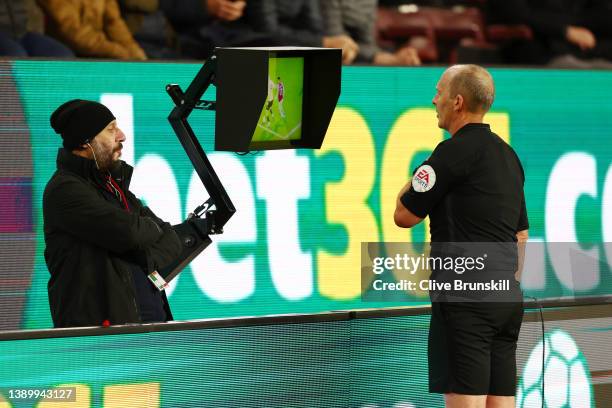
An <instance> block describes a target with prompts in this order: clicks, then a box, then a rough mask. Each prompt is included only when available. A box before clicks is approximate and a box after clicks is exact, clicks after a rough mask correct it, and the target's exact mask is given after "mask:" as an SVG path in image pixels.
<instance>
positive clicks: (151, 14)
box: [119, 0, 202, 59]
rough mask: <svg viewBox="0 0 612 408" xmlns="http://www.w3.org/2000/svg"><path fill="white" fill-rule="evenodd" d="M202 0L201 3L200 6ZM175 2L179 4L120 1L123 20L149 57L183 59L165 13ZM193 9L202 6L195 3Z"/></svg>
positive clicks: (158, 1)
mask: <svg viewBox="0 0 612 408" xmlns="http://www.w3.org/2000/svg"><path fill="white" fill-rule="evenodd" d="M178 1H181V0H178ZM201 1H202V0H198V3H201ZM183 2H184V0H183ZM173 3H176V1H175V0H172V1H167V0H161V1H160V0H119V6H120V8H121V14H122V16H123V19H124V20H125V23H126V24H127V26H128V28H129V29H130V32H131V33H132V35H133V36H134V39H135V40H136V42H137V43H138V44H139V45H140V46H141V47H142V49H143V50H144V51H145V53H146V54H147V57H148V58H161V59H177V58H180V55H179V52H178V50H177V43H176V33H175V32H174V30H173V29H172V26H171V24H170V22H169V21H168V19H167V18H166V15H165V12H164V10H166V9H168V8H169V7H173V6H174V4H173ZM194 7H201V6H200V4H194Z"/></svg>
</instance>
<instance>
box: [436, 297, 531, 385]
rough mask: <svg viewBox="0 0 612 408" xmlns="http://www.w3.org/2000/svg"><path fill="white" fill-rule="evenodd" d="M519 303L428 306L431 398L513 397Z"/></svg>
mask: <svg viewBox="0 0 612 408" xmlns="http://www.w3.org/2000/svg"><path fill="white" fill-rule="evenodd" d="M522 321H523V303H522V302H515V303H501V302H500V303H483V302H466V303H454V302H447V303H432V309H431V324H430V326H429V350H428V351H429V353H428V355H429V392H435V393H441V394H447V393H456V394H466V395H499V396H512V395H515V393H516V343H517V340H518V335H519V331H520V328H521V323H522Z"/></svg>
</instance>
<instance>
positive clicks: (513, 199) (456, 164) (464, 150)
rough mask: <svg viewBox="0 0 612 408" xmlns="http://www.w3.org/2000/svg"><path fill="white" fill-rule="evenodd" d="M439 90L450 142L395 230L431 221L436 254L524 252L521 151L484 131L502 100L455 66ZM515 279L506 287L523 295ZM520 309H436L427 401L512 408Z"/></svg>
mask: <svg viewBox="0 0 612 408" xmlns="http://www.w3.org/2000/svg"><path fill="white" fill-rule="evenodd" d="M436 90H437V92H436V95H435V96H434V98H433V101H432V102H433V104H434V106H435V107H436V112H437V117H438V126H439V127H440V128H442V129H445V130H447V131H448V132H449V133H450V134H451V136H452V137H451V138H450V139H447V140H445V141H443V142H441V143H440V144H439V145H438V146H437V147H436V149H435V150H434V152H433V153H432V155H431V156H430V157H429V159H427V160H426V161H425V162H424V163H423V164H422V165H421V166H419V167H418V168H417V169H416V170H415V172H414V175H413V178H412V180H411V181H410V182H408V183H407V184H406V186H404V188H402V190H401V191H400V192H399V194H398V197H397V204H396V209H395V214H394V220H395V223H396V224H397V225H398V226H399V227H403V228H411V227H413V226H414V225H416V224H418V223H419V222H421V221H422V220H423V218H425V217H426V216H428V215H429V217H430V232H431V242H432V245H434V244H435V243H452V242H455V243H457V242H459V243H475V242H479V243H491V242H492V243H500V242H501V243H503V242H508V243H511V244H510V245H513V244H512V243H515V242H517V241H518V242H519V244H520V245H521V246H523V244H524V242H526V241H527V229H528V228H529V224H528V221H527V212H526V209H525V196H524V194H523V184H524V181H525V176H524V173H523V168H522V166H521V162H520V160H519V158H518V157H517V155H516V153H515V152H514V150H513V149H512V148H511V147H510V146H509V145H508V144H506V143H505V142H504V141H503V140H502V139H501V138H499V136H497V135H496V134H495V133H493V132H492V131H491V129H490V127H489V125H487V124H485V123H483V117H484V115H485V114H486V113H487V111H488V110H489V109H490V107H491V104H492V103H493V99H494V95H495V87H494V84H493V78H492V77H491V74H489V72H487V71H486V70H485V69H484V68H482V67H480V66H477V65H455V66H452V67H450V68H448V69H447V70H446V71H445V72H444V73H443V74H442V76H441V78H440V80H439V81H438V84H437V86H436ZM514 272H515V271H514V270H513V271H511V272H510V273H509V274H508V276H507V277H508V279H509V280H510V281H511V283H512V285H513V289H514V290H515V291H516V292H518V293H519V294H520V288H519V285H518V282H517V281H516V280H515V276H514ZM517 273H518V272H517ZM517 278H518V276H517ZM517 299H518V300H517V301H514V302H498V303H482V302H437V301H434V302H432V315H431V323H430V328H429V347H428V360H429V391H430V392H434V393H442V394H445V400H446V406H447V407H461V408H472V407H474V408H477V407H478V408H479V407H483V408H484V407H500V408H502V407H508V408H514V406H515V397H514V396H515V392H516V343H517V340H518V334H519V330H520V327H521V323H522V320H523V304H522V296H519V297H518V298H517Z"/></svg>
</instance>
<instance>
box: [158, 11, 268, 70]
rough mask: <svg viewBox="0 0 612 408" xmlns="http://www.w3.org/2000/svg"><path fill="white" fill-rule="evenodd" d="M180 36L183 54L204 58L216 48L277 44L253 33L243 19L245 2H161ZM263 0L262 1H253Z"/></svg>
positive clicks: (180, 46) (260, 34)
mask: <svg viewBox="0 0 612 408" xmlns="http://www.w3.org/2000/svg"><path fill="white" fill-rule="evenodd" d="M159 1H160V6H161V7H162V9H163V10H164V13H165V14H166V16H167V17H168V19H169V20H170V22H171V23H172V26H173V27H174V29H175V30H176V32H177V33H178V40H179V41H178V42H179V48H180V51H181V54H182V55H184V56H187V57H190V58H196V59H205V58H208V56H209V55H210V54H211V53H212V51H213V50H214V47H229V46H266V45H275V43H274V41H273V40H272V39H270V37H268V36H265V35H263V34H262V33H258V32H256V31H255V30H253V29H252V28H251V27H250V26H249V25H248V24H247V23H246V22H245V19H244V18H243V17H244V11H245V6H246V5H247V3H246V1H243V0H236V1H232V0H159ZM253 1H257V2H259V1H261V0H253Z"/></svg>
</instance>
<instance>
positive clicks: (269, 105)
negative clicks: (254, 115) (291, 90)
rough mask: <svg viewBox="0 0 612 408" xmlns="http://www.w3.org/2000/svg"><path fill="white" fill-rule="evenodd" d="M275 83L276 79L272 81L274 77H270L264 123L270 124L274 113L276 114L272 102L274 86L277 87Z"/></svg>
mask: <svg viewBox="0 0 612 408" xmlns="http://www.w3.org/2000/svg"><path fill="white" fill-rule="evenodd" d="M275 86H276V85H275V84H274V81H272V79H271V78H270V77H268V97H267V99H266V111H265V112H264V116H263V120H262V121H263V124H264V125H266V126H267V125H269V124H270V120H271V119H272V115H273V114H274V113H273V112H272V104H273V103H274V88H275Z"/></svg>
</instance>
